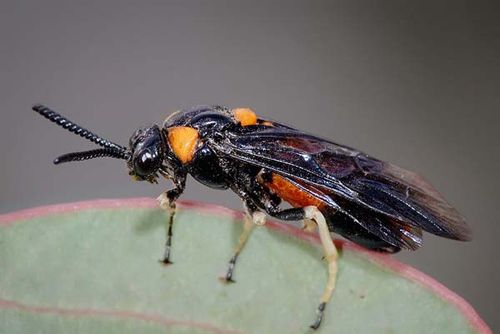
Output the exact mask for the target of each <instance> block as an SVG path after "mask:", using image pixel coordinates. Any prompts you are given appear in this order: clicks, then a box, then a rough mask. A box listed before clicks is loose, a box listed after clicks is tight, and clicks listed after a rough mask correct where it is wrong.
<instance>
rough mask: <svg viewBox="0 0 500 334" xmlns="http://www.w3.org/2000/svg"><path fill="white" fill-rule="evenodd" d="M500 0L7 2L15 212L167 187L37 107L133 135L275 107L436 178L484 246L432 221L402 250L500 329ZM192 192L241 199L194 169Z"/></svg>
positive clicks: (0, 205) (302, 124)
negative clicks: (134, 174)
mask: <svg viewBox="0 0 500 334" xmlns="http://www.w3.org/2000/svg"><path fill="white" fill-rule="evenodd" d="M499 9H500V8H499V6H495V5H494V4H493V2H491V3H487V2H478V1H469V2H462V1H453V2H451V1H450V2H442V1H437V2H436V1H426V2H422V1H379V2H372V1H364V2H351V1H345V2H338V1H337V2H326V1H325V2H320V1H302V2H291V1H287V2H262V3H257V2H255V1H245V2H243V1H240V2H238V1H236V2H235V1H215V2H214V1H200V2H193V1H189V2H186V1H178V2H164V1H135V2H131V1H81V2H80V3H77V2H69V1H57V2H56V1H30V2H26V1H2V2H1V3H0V47H1V53H0V73H1V79H0V101H1V104H2V106H1V116H2V117H1V124H0V134H1V136H2V140H1V141H0V155H1V157H2V160H1V173H0V186H1V191H0V212H2V213H5V212H9V211H12V210H17V209H21V208H26V207H31V206H38V205H44V204H51V203H58V202H68V201H78V200H84V199H90V198H102V197H108V198H110V197H135V196H156V195H158V194H159V193H160V192H161V191H162V190H163V189H164V188H165V187H166V183H163V184H161V185H159V186H151V185H148V184H141V183H134V182H130V180H129V177H128V175H127V173H126V167H125V165H124V164H123V163H122V162H120V161H116V160H113V159H103V160H95V161H90V162H86V163H80V164H68V165H62V166H57V167H55V166H53V165H52V164H51V161H52V159H53V158H54V157H55V156H56V155H58V154H60V153H65V152H68V151H72V150H79V149H85V148H89V147H93V146H92V145H90V144H89V143H88V142H85V141H83V140H81V139H80V138H78V137H76V136H73V135H70V134H69V133H67V132H65V131H63V130H62V129H59V128H56V127H55V126H54V125H53V124H50V123H49V122H47V121H45V120H43V119H42V118H41V117H40V116H38V115H36V114H35V113H33V112H32V111H30V106H31V104H33V103H35V102H43V103H46V104H47V105H49V106H51V107H53V108H54V109H56V110H58V111H61V112H62V113H63V114H65V115H67V116H69V117H70V118H71V119H73V120H75V121H76V122H79V123H81V124H82V125H84V126H87V127H89V128H91V129H92V130H94V131H96V132H97V133H99V134H103V135H105V136H106V137H109V138H110V139H112V140H115V141H117V142H119V143H123V144H125V143H127V140H128V138H129V136H130V135H131V134H132V132H133V130H134V129H135V128H136V127H139V126H142V125H146V124H149V123H152V122H161V121H162V120H163V119H164V118H165V117H166V116H167V115H168V114H169V113H170V112H172V111H175V110H176V109H178V108H181V107H188V106H191V105H195V104H224V105H228V106H233V107H235V106H249V107H252V108H254V109H255V110H256V111H257V112H258V113H259V114H262V115H266V116H268V117H270V118H274V119H278V120H280V121H282V122H285V123H289V124H292V125H295V126H296V127H299V128H302V129H305V130H307V131H310V132H314V133H317V134H319V135H322V136H326V137H330V138H332V139H334V140H336V141H339V142H341V143H346V144H348V145H350V146H354V147H357V148H359V149H361V150H364V151H366V152H368V153H370V154H372V155H374V156H377V157H379V158H381V159H384V160H390V161H392V162H394V163H396V164H399V165H400V166H403V167H406V168H409V169H412V170H414V171H417V172H419V173H421V174H423V175H425V176H426V177H427V178H428V179H429V180H430V181H431V182H432V183H433V184H434V185H435V186H436V187H437V188H438V189H439V190H440V191H441V192H442V193H443V194H444V195H445V197H447V198H448V199H449V201H450V202H451V203H452V204H454V205H455V206H456V207H457V208H458V209H459V210H460V211H461V212H462V213H463V214H464V215H465V216H466V217H467V218H468V221H469V223H470V225H471V226H472V227H473V230H474V232H475V239H474V241H473V242H471V243H459V242H453V241H448V240H443V239H438V238H435V237H431V236H427V238H426V244H425V246H424V247H423V249H421V250H419V251H418V252H416V253H411V254H410V253H403V254H401V255H398V257H399V258H401V259H402V260H403V261H405V262H407V263H410V264H412V265H414V266H416V267H417V268H419V269H421V270H422V271H424V272H426V273H429V274H430V275H432V276H433V277H435V278H437V279H438V280H440V281H442V282H443V283H444V284H445V285H447V286H448V287H450V288H451V289H453V290H455V291H457V292H458V293H460V294H461V295H462V296H464V297H465V298H466V299H467V300H468V301H470V302H471V304H472V305H473V306H474V307H475V308H476V309H477V310H478V312H479V313H480V314H481V315H482V316H483V317H484V319H485V320H486V321H487V322H488V323H489V324H490V325H491V326H492V327H493V328H495V327H496V328H497V329H500V321H499V319H498V300H499V299H500V294H499V287H498V284H499V282H500V270H499V269H500V268H499V264H498V256H499V246H498V244H499V242H498V240H499V238H500V224H499V223H498V218H497V207H498V199H499V192H498V189H499V186H500V184H499V181H498V170H499V159H498V153H499V150H498V148H499V142H498V130H499V117H498V110H499V106H500V99H499V91H498V87H499V83H500V82H499V72H500V71H499V70H500V68H499V59H500V54H499V48H500V45H499V42H500V34H499V32H500V30H499V28H500V20H499V16H498V15H499ZM184 198H189V199H197V200H202V201H208V202H213V203H217V204H222V205H226V206H229V207H233V208H238V209H239V208H240V203H239V201H238V200H237V199H236V198H235V197H234V196H232V194H230V193H225V192H217V191H212V190H209V189H206V188H203V187H202V186H200V185H198V184H195V182H189V184H188V191H187V193H186V194H185V196H184Z"/></svg>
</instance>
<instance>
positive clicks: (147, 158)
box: [134, 149, 160, 176]
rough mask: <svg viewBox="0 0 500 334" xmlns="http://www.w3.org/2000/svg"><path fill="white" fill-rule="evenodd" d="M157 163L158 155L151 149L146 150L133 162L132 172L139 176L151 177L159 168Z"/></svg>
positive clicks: (158, 160)
mask: <svg viewBox="0 0 500 334" xmlns="http://www.w3.org/2000/svg"><path fill="white" fill-rule="evenodd" d="M159 162H160V159H159V156H158V153H157V152H155V151H153V150H151V149H146V150H145V151H144V152H143V153H141V154H140V155H139V156H137V158H136V159H135V160H134V171H135V173H136V174H137V175H140V176H148V175H151V174H153V173H154V172H156V170H157V169H158V168H159V165H160V164H159Z"/></svg>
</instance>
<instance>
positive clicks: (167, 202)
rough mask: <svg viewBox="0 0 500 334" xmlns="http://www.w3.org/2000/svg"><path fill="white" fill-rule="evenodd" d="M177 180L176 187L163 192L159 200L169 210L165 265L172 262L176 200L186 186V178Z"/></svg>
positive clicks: (164, 256)
mask: <svg viewBox="0 0 500 334" xmlns="http://www.w3.org/2000/svg"><path fill="white" fill-rule="evenodd" d="M174 182H175V188H174V189H171V190H168V191H165V192H163V193H162V194H161V195H160V196H158V198H157V200H158V201H159V202H160V207H161V208H162V209H165V210H168V211H169V218H168V226H167V241H166V243H165V252H164V254H163V259H162V260H160V262H162V263H163V264H165V265H168V264H171V263H172V262H171V261H170V252H171V249H172V235H173V233H172V229H173V225H174V216H175V212H176V204H175V202H176V201H177V199H178V198H179V196H180V195H181V194H182V193H183V192H184V188H185V186H186V178H185V177H183V178H181V179H179V180H177V181H174Z"/></svg>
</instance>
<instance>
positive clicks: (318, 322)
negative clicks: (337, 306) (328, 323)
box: [310, 303, 326, 330]
mask: <svg viewBox="0 0 500 334" xmlns="http://www.w3.org/2000/svg"><path fill="white" fill-rule="evenodd" d="M325 307H326V303H321V304H319V306H318V311H317V313H318V316H317V317H316V321H314V323H313V324H312V325H311V326H310V327H311V328H312V329H314V330H316V329H318V328H319V326H320V325H321V321H322V320H323V315H324V314H325Z"/></svg>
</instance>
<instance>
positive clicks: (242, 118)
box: [233, 108, 257, 126]
mask: <svg viewBox="0 0 500 334" xmlns="http://www.w3.org/2000/svg"><path fill="white" fill-rule="evenodd" d="M233 115H234V118H235V119H236V121H238V122H240V124H241V126H247V125H255V124H257V115H256V114H255V113H254V112H253V110H252V109H249V108H236V109H233Z"/></svg>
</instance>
